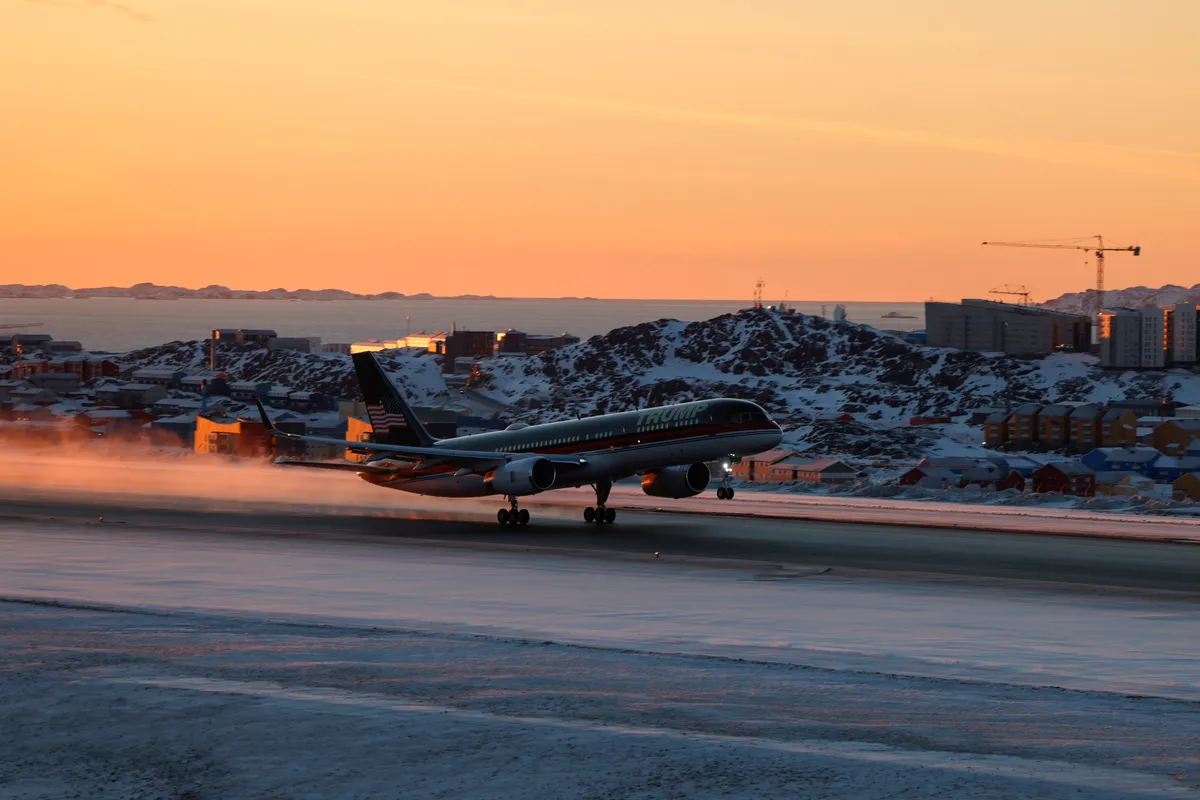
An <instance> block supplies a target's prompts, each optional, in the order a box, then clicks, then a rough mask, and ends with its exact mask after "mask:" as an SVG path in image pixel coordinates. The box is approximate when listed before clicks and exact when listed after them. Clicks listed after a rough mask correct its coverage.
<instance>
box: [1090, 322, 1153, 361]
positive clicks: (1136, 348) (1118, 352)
mask: <svg viewBox="0 0 1200 800" xmlns="http://www.w3.org/2000/svg"><path fill="white" fill-rule="evenodd" d="M1099 323H1100V330H1099V333H1098V336H1099V339H1100V366H1102V367H1107V368H1109V369H1136V368H1138V367H1141V366H1142V315H1141V314H1140V313H1138V311H1137V309H1133V308H1106V309H1104V310H1103V311H1101V312H1100V316H1099Z"/></svg>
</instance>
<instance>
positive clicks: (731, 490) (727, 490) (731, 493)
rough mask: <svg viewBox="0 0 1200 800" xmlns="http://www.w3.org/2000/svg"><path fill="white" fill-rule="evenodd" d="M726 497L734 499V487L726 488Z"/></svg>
mask: <svg viewBox="0 0 1200 800" xmlns="http://www.w3.org/2000/svg"><path fill="white" fill-rule="evenodd" d="M725 499H726V500H732V499H733V489H726V490H725Z"/></svg>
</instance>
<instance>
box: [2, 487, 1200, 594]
mask: <svg viewBox="0 0 1200 800" xmlns="http://www.w3.org/2000/svg"><path fill="white" fill-rule="evenodd" d="M446 507H447V508H453V507H454V505H452V504H447V506H446ZM464 508H467V509H473V510H474V515H473V516H463V517H456V516H449V517H448V516H447V515H445V514H440V515H439V514H436V513H433V512H429V513H428V514H427V515H425V514H421V513H416V514H413V513H411V512H403V511H402V510H398V511H397V512H396V513H395V514H394V515H385V514H380V513H377V512H371V513H363V512H355V511H350V512H344V513H342V512H328V511H313V510H307V509H304V510H299V511H297V512H294V513H281V512H279V511H274V510H262V509H256V508H247V509H245V510H241V511H238V510H230V509H221V510H202V509H195V508H188V509H186V510H180V509H173V508H161V507H136V506H131V505H130V504H129V503H128V501H127V500H125V499H123V498H115V499H113V500H111V501H101V500H95V499H93V500H88V501H65V502H63V501H60V502H58V503H55V504H53V505H48V504H47V503H46V502H45V501H43V500H21V499H19V498H9V499H8V500H7V501H6V502H5V503H4V504H3V510H0V526H4V525H13V524H18V523H20V524H23V525H28V524H32V525H37V524H41V523H47V524H49V523H53V524H54V525H56V526H57V525H62V524H67V525H79V526H83V525H87V526H89V530H91V531H94V532H99V530H101V529H102V528H101V527H98V526H113V527H114V528H116V527H119V528H121V529H131V528H144V529H154V530H159V531H174V532H185V531H202V532H204V533H206V534H214V533H216V534H222V535H237V536H272V535H276V536H304V537H311V538H321V539H329V538H351V537H370V538H375V539H389V538H391V539H397V540H404V541H406V542H410V543H420V542H430V543H447V542H458V543H463V544H464V545H466V544H470V545H471V546H475V547H492V546H497V547H537V548H548V549H562V550H568V551H590V552H593V553H595V554H596V555H602V554H605V553H608V554H624V555H636V556H650V555H651V554H653V553H656V552H657V553H659V554H660V555H661V556H663V557H674V556H687V557H692V558H709V559H734V560H743V561H754V562H768V563H778V564H792V565H794V564H801V565H809V566H818V567H830V568H834V569H841V570H846V569H852V570H870V571H876V572H881V573H890V574H897V575H899V574H904V573H913V574H932V575H941V576H959V577H969V578H990V579H1006V580H1025V581H1046V582H1052V583H1056V584H1075V585H1091V586H1105V587H1109V588H1123V589H1131V590H1167V591H1175V592H1187V593H1195V594H1198V595H1200V546H1198V545H1196V544H1192V543H1189V542H1185V541H1174V542H1173V541H1152V540H1123V539H1111V538H1088V537H1063V536H1039V535H1031V534H1024V533H1016V534H1015V533H1005V532H981V531H974V530H972V531H956V530H947V529H940V528H921V527H915V526H904V527H891V526H887V525H879V524H860V523H837V522H824V521H794V520H777V519H757V518H744V517H732V516H720V515H703V514H686V515H677V514H667V513H655V512H635V511H628V510H623V511H622V513H621V518H620V521H619V523H618V524H617V525H613V526H603V527H597V526H588V525H586V524H585V523H583V522H582V521H575V519H574V516H575V513H576V510H575V509H573V508H569V509H568V508H562V509H556V508H554V507H543V508H540V509H539V511H538V513H539V518H538V522H537V524H536V525H533V526H531V527H529V528H528V529H510V528H502V527H499V526H497V525H496V524H495V523H494V522H490V521H489V520H488V518H487V517H485V516H483V514H486V513H488V512H489V509H490V508H491V505H489V504H480V503H475V504H470V503H467V504H464ZM100 517H103V518H104V522H103V523H100V522H99V518H100Z"/></svg>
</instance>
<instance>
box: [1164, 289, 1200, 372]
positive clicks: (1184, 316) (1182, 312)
mask: <svg viewBox="0 0 1200 800" xmlns="http://www.w3.org/2000/svg"><path fill="white" fill-rule="evenodd" d="M1198 328H1200V306H1198V305H1196V304H1195V303H1176V304H1175V306H1174V308H1172V309H1171V353H1170V358H1169V361H1170V363H1172V364H1184V365H1186V364H1195V363H1196V361H1197V360H1200V356H1198V352H1200V347H1198V345H1200V342H1198V340H1197V329H1198Z"/></svg>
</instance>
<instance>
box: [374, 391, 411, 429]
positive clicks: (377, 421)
mask: <svg viewBox="0 0 1200 800" xmlns="http://www.w3.org/2000/svg"><path fill="white" fill-rule="evenodd" d="M367 416H369V417H370V418H371V427H372V428H374V429H375V430H376V431H377V432H378V431H390V430H391V429H392V428H407V427H408V420H407V419H405V417H404V407H403V406H401V405H400V400H399V399H398V398H395V397H390V396H384V397H382V398H380V399H378V400H375V401H373V402H370V403H367Z"/></svg>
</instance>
